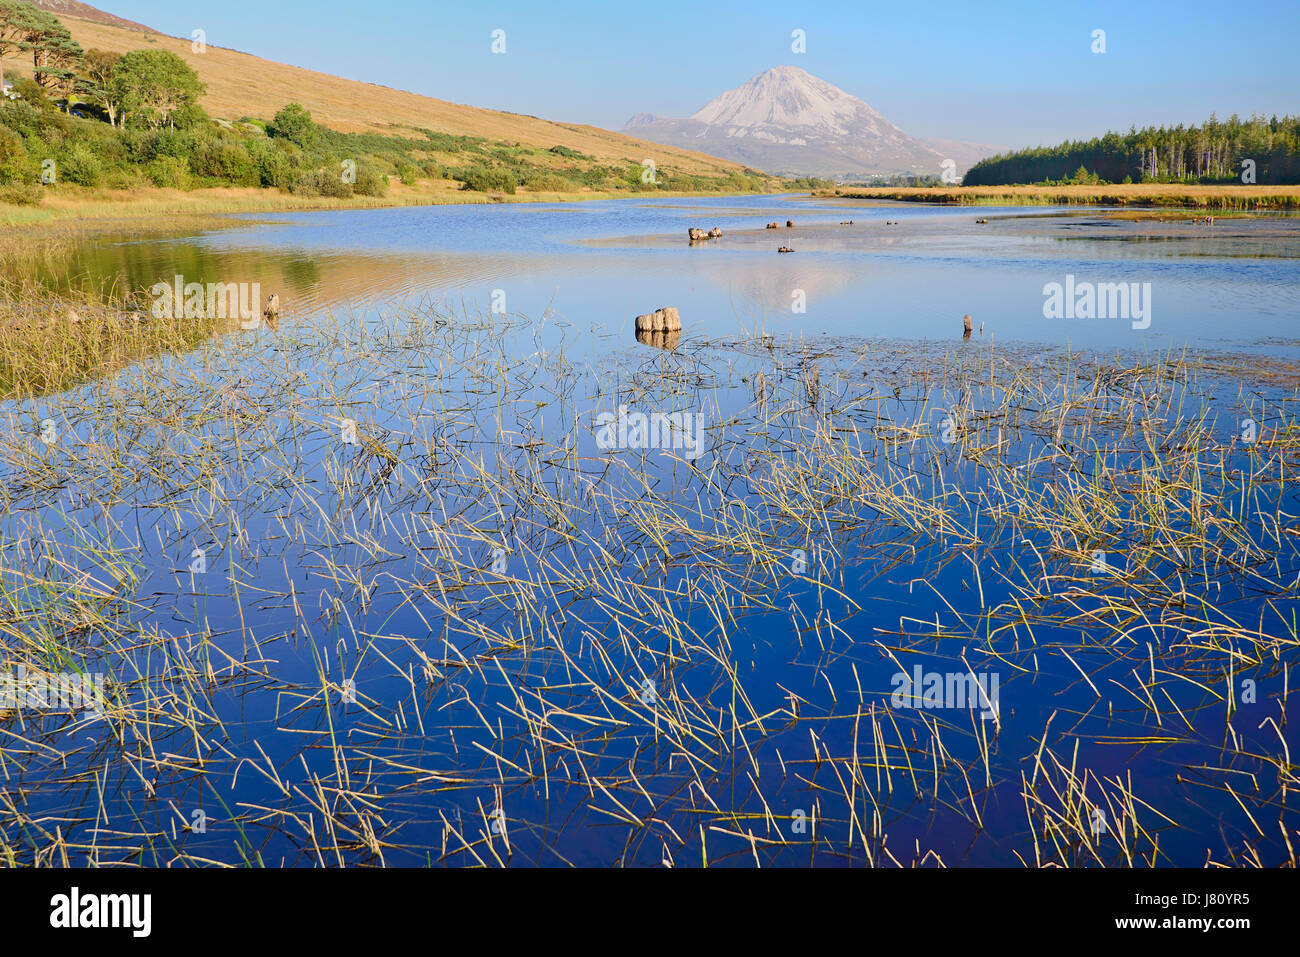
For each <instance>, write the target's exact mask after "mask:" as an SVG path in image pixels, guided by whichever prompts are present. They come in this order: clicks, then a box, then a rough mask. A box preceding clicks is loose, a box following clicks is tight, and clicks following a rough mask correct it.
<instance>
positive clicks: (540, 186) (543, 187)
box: [524, 173, 578, 193]
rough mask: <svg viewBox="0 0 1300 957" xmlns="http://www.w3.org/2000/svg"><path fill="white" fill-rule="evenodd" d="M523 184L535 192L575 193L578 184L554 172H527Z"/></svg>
mask: <svg viewBox="0 0 1300 957" xmlns="http://www.w3.org/2000/svg"><path fill="white" fill-rule="evenodd" d="M524 185H525V186H527V187H528V188H529V189H531V190H533V192H536V193H576V192H577V191H578V184H577V183H575V182H574V181H573V180H571V179H565V178H564V177H563V176H559V175H557V174H555V173H529V174H528V175H527V176H525V177H524Z"/></svg>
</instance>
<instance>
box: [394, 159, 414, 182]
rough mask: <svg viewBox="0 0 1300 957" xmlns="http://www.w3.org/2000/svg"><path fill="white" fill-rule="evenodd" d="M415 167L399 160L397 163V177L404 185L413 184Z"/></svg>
mask: <svg viewBox="0 0 1300 957" xmlns="http://www.w3.org/2000/svg"><path fill="white" fill-rule="evenodd" d="M415 172H416V171H415V167H414V166H412V165H411V164H410V163H406V162H399V163H398V164H397V178H398V179H400V180H401V181H402V185H404V186H414V185H415Z"/></svg>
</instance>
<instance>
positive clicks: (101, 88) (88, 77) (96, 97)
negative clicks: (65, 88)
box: [78, 50, 122, 126]
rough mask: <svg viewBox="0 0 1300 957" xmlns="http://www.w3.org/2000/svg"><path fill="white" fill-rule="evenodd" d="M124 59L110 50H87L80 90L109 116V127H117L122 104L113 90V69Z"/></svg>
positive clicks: (79, 85)
mask: <svg viewBox="0 0 1300 957" xmlns="http://www.w3.org/2000/svg"><path fill="white" fill-rule="evenodd" d="M120 59H122V56H121V54H119V53H110V52H109V51H108V50H87V51H86V59H85V66H84V68H83V70H82V75H81V77H80V81H79V83H78V90H79V91H80V92H81V93H82V94H83V95H84V96H86V97H87V98H88V99H89V100H90V101H91V102H92V103H94V104H96V105H97V106H99V107H101V108H102V109H103V110H104V112H105V113H107V114H108V125H109V126H117V115H118V113H119V112H120V111H121V109H122V103H121V101H120V100H119V99H118V98H117V95H116V94H115V92H114V90H113V68H114V67H116V66H117V61H118V60H120Z"/></svg>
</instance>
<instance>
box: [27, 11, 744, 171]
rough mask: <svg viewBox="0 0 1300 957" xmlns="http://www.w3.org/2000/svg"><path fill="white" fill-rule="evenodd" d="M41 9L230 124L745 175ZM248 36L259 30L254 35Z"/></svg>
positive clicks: (566, 126) (631, 142)
mask: <svg viewBox="0 0 1300 957" xmlns="http://www.w3.org/2000/svg"><path fill="white" fill-rule="evenodd" d="M37 5H38V6H39V7H41V8H42V9H44V10H48V11H49V12H51V13H53V14H54V15H55V16H57V17H58V18H59V19H60V21H62V23H63V25H64V26H66V27H67V28H68V30H69V31H70V32H71V33H72V36H73V38H74V39H75V40H76V41H77V42H78V43H80V44H81V46H82V47H83V48H84V49H87V50H89V49H99V50H110V51H112V52H115V53H125V52H126V51H128V50H138V49H162V50H170V51H172V52H173V53H175V54H177V55H178V56H180V57H181V58H182V59H184V60H185V61H186V62H187V63H189V65H190V66H191V67H193V68H194V71H195V72H196V73H198V75H199V79H200V80H202V81H203V82H204V83H205V84H207V93H206V95H204V97H203V99H202V101H201V103H202V105H203V108H204V109H205V110H207V111H208V113H209V114H210V115H212V116H214V117H217V118H220V119H224V120H237V119H239V118H240V117H243V116H254V117H260V118H262V119H270V118H271V117H272V116H274V115H275V113H276V111H277V110H279V109H280V108H281V107H282V106H284V105H285V104H286V103H301V104H302V105H303V106H305V107H306V108H307V109H308V110H310V111H311V114H312V117H313V119H315V120H316V121H317V122H318V123H320V124H322V125H324V126H328V127H329V128H331V129H334V130H339V131H340V132H344V133H381V134H384V135H407V136H409V135H411V131H412V130H413V129H430V130H435V131H437V132H442V133H451V134H455V135H458V136H479V137H483V138H484V139H487V140H491V141H493V143H495V144H498V145H499V144H513V145H520V146H527V147H535V148H540V149H544V150H550V149H551V148H552V147H555V146H560V147H564V148H566V149H570V150H576V151H578V152H579V153H582V154H583V155H584V156H585V157H590V159H589V160H579V161H576V162H579V163H599V164H605V165H608V166H613V165H628V166H637V167H639V166H640V165H641V161H642V160H644V159H645V158H646V157H652V158H654V160H655V162H656V164H657V166H658V167H659V168H660V169H665V170H673V171H681V172H683V173H688V174H691V175H703V176H713V177H718V176H725V175H726V174H728V173H729V172H731V171H733V170H739V169H740V168H741V167H740V165H739V164H738V163H734V162H732V161H729V160H723V159H718V158H716V157H713V156H704V155H702V154H700V153H696V152H690V151H688V150H683V149H678V148H673V147H665V146H662V145H655V144H653V143H649V142H646V141H644V140H638V139H634V138H632V137H630V136H625V135H622V134H620V133H614V132H611V131H609V130H603V129H600V128H598V127H594V126H586V125H583V124H577V123H559V122H555V121H552V120H544V119H539V118H538V117H535V116H524V115H522V114H519V113H505V112H502V111H499V110H489V109H482V108H479V107H474V106H465V105H462V104H459V103H449V102H447V101H446V100H438V99H434V98H433V97H429V96H421V95H419V94H416V93H408V92H407V91H405V90H395V89H393V88H391V87H386V86H379V85H377V84H374V83H362V82H359V81H357V80H348V79H344V78H342V77H338V76H331V75H329V74H327V73H318V72H316V71H314V70H305V69H301V68H299V67H295V66H289V65H287V64H284V63H276V62H275V61H273V60H265V59H262V58H261V57H257V56H253V55H251V54H248V53H240V52H238V51H237V50H230V49H226V48H224V47H218V46H214V45H213V44H212V43H211V42H209V43H208V44H207V47H206V50H205V51H204V52H203V53H196V52H195V51H194V49H193V47H192V45H191V41H190V39H189V37H185V38H177V37H169V36H166V35H164V34H161V33H158V32H157V31H154V30H152V29H150V28H149V27H147V26H144V25H142V24H138V23H133V22H132V21H130V20H124V19H122V18H121V17H117V16H114V15H113V14H111V13H105V12H104V11H102V10H99V9H96V8H95V7H92V6H89V5H88V4H85V3H80V2H78V0H37ZM249 31H250V33H252V32H255V28H253V27H250V28H249ZM210 39H211V38H210ZM4 67H5V71H6V74H10V73H13V74H18V73H21V74H25V75H30V73H31V59H30V56H29V55H28V54H26V53H22V52H18V51H14V52H12V53H10V54H9V55H6V56H5V58H4ZM489 145H491V144H489Z"/></svg>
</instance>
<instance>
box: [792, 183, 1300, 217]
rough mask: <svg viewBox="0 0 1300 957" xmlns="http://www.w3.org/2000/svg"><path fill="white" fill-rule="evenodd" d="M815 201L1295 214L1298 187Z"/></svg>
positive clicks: (860, 190) (912, 190)
mask: <svg viewBox="0 0 1300 957" xmlns="http://www.w3.org/2000/svg"><path fill="white" fill-rule="evenodd" d="M813 195H814V196H818V197H832V198H833V197H840V198H842V199H885V200H895V201H898V202H905V203H944V204H951V205H958V206H1049V205H1065V206H1165V207H1174V208H1181V209H1207V210H1208V209H1225V210H1268V209H1276V210H1282V209H1300V186H1200V185H1182V184H1177V183H1123V184H1117V185H1114V186H1089V185H1072V186H939V187H925V186H917V187H880V188H869V187H839V188H837V189H826V190H817V191H815V192H814V193H813Z"/></svg>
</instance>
